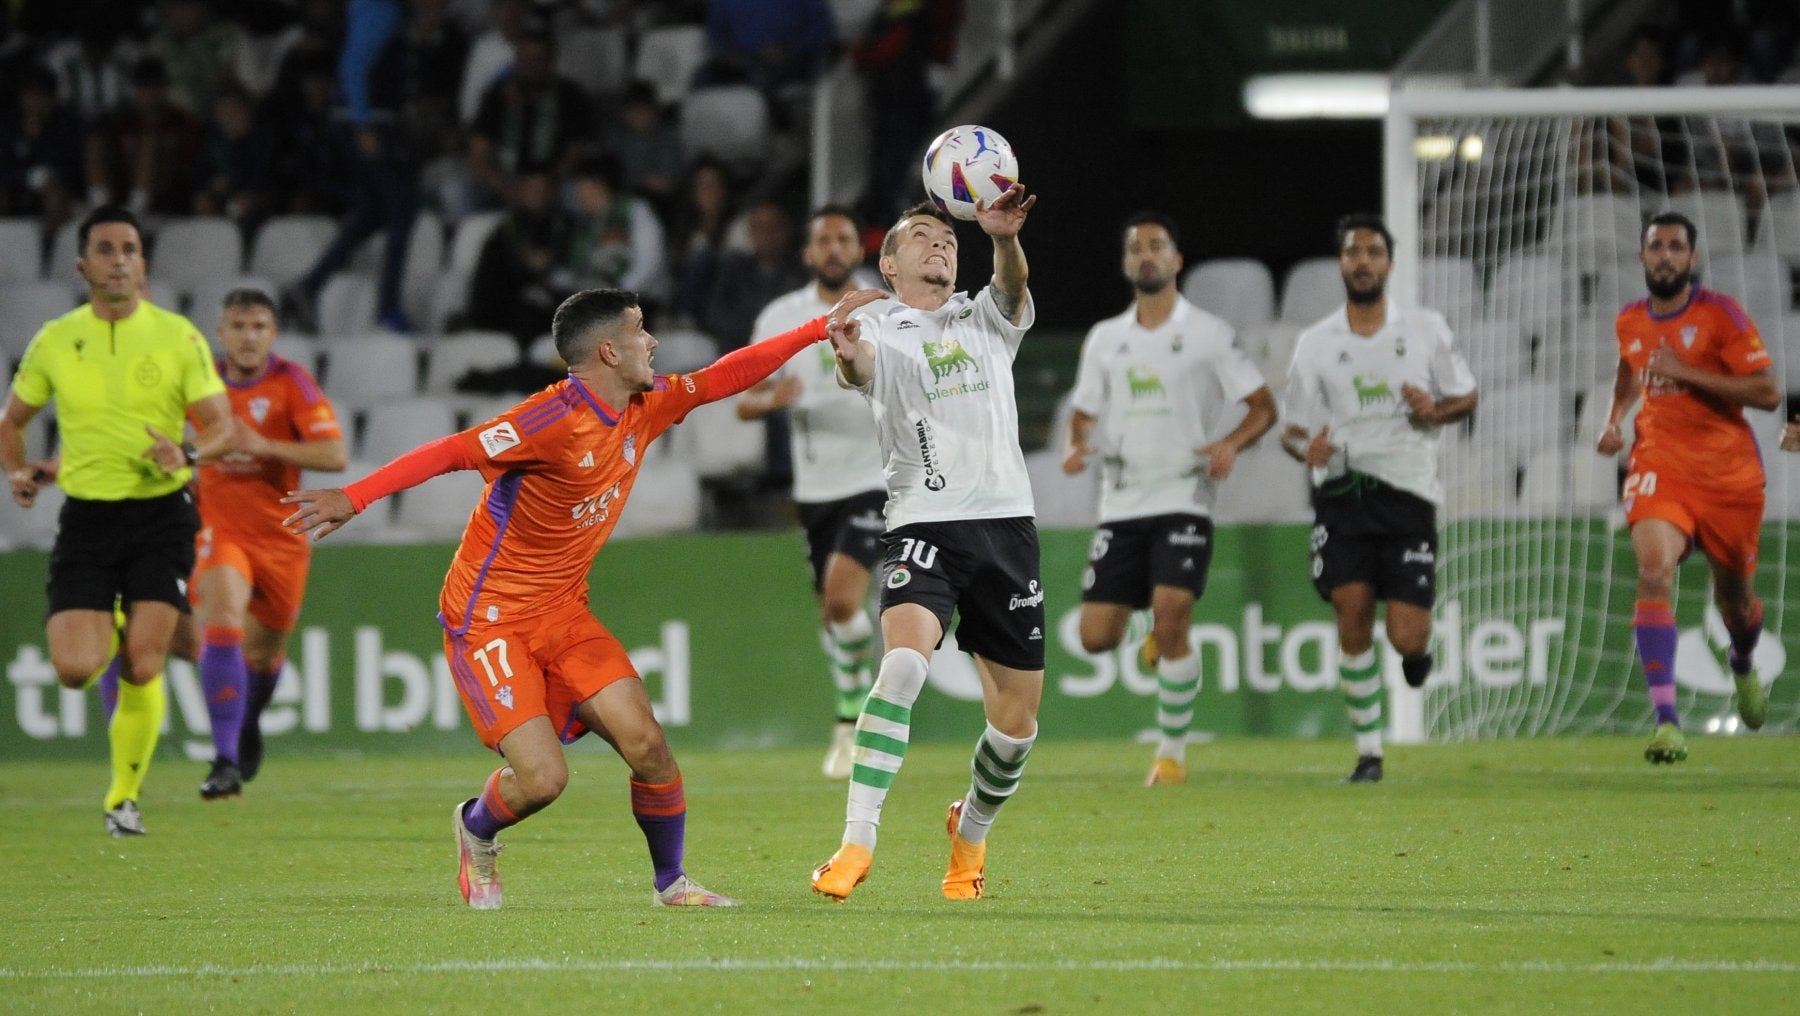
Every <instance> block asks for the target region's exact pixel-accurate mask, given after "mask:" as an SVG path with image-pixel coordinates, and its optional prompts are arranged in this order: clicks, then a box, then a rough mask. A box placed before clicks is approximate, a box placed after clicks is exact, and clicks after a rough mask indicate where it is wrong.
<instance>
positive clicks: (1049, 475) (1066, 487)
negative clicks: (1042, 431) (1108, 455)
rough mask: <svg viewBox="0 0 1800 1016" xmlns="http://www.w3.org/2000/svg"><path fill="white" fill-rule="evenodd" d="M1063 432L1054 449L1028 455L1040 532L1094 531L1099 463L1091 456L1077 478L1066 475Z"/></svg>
mask: <svg viewBox="0 0 1800 1016" xmlns="http://www.w3.org/2000/svg"><path fill="white" fill-rule="evenodd" d="M1062 463H1063V452H1062V437H1061V434H1060V432H1059V433H1058V434H1057V436H1055V437H1054V438H1053V439H1052V440H1051V446H1050V447H1049V448H1044V449H1041V450H1039V451H1035V452H1028V453H1027V454H1026V455H1025V474H1026V475H1027V476H1028V477H1030V479H1031V500H1032V504H1033V505H1035V506H1036V508H1037V524H1038V527H1039V528H1040V529H1091V528H1093V526H1094V524H1095V523H1096V522H1097V521H1098V520H1099V517H1100V461H1099V456H1097V455H1090V456H1088V467H1087V468H1086V469H1084V470H1082V471H1081V472H1079V473H1076V474H1075V475H1074V476H1070V475H1069V474H1067V473H1065V472H1063V468H1062Z"/></svg>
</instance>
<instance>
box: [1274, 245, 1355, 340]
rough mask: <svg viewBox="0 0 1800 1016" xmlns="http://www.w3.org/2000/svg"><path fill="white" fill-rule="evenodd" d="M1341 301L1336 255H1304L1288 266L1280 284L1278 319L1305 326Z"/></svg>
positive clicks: (1342, 295) (1342, 284) (1331, 309)
mask: <svg viewBox="0 0 1800 1016" xmlns="http://www.w3.org/2000/svg"><path fill="white" fill-rule="evenodd" d="M1343 303H1344V275H1343V273H1342V272H1341V271H1339V269H1338V259H1337V258H1307V259H1306V260H1304V261H1301V262H1299V263H1298V264H1296V265H1294V267H1292V268H1290V269H1288V273H1287V280H1286V281H1285V282H1284V283H1282V286H1281V320H1282V321H1285V322H1287V323H1288V324H1292V325H1299V326H1300V327H1302V328H1305V327H1306V326H1308V325H1311V324H1314V323H1316V322H1318V321H1320V320H1322V319H1323V318H1324V317H1325V316H1326V315H1327V314H1330V313H1331V312H1332V311H1335V310H1337V309H1338V308H1339V307H1341V306H1343Z"/></svg>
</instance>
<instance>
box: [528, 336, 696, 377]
mask: <svg viewBox="0 0 1800 1016" xmlns="http://www.w3.org/2000/svg"><path fill="white" fill-rule="evenodd" d="M661 341H662V340H661V339H658V340H657V342H659V343H660V342H661ZM525 362H526V363H535V364H537V365H538V366H540V367H549V368H551V369H553V370H563V369H565V368H567V367H568V366H569V365H568V364H566V363H564V362H563V358H562V355H561V354H560V353H558V352H557V351H556V339H555V338H553V337H551V336H549V335H540V336H538V337H537V338H535V339H533V340H531V346H530V347H529V348H527V349H526V350H525ZM656 368H657V369H658V370H665V371H666V369H667V368H665V367H664V366H663V365H662V364H657V365H656Z"/></svg>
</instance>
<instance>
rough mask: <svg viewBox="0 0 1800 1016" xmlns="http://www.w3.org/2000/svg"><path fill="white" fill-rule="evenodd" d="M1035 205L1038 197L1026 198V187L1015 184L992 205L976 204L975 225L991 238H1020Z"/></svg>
mask: <svg viewBox="0 0 1800 1016" xmlns="http://www.w3.org/2000/svg"><path fill="white" fill-rule="evenodd" d="M1035 204H1037V195H1036V194H1033V195H1031V196H1030V197H1026V196H1025V186H1024V185H1023V184H1018V183H1015V184H1013V185H1012V186H1011V187H1008V188H1006V193H1004V194H1002V195H1000V196H999V197H997V198H995V199H994V201H993V203H992V204H989V203H987V202H985V201H977V202H975V223H976V224H977V225H979V226H980V227H981V231H982V232H983V233H986V234H987V235H989V236H1018V235H1019V230H1020V229H1021V228H1023V227H1024V225H1025V216H1026V215H1027V214H1029V213H1030V212H1031V206H1032V205H1035Z"/></svg>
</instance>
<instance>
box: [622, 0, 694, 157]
mask: <svg viewBox="0 0 1800 1016" xmlns="http://www.w3.org/2000/svg"><path fill="white" fill-rule="evenodd" d="M705 61H706V29H705V28H704V27H702V26H700V25H666V26H664V27H662V28H652V29H650V30H649V31H647V32H645V33H644V36H643V38H641V39H639V40H638V54H637V65H636V70H635V73H634V75H633V76H634V77H636V78H638V79H640V80H643V81H648V82H650V83H651V84H652V85H654V86H656V97H657V98H658V99H660V100H661V101H662V103H663V105H665V106H667V105H673V104H675V103H677V102H680V101H681V99H682V97H683V96H685V95H687V93H688V89H689V88H691V87H693V82H694V72H695V71H697V70H699V69H700V65H701V64H702V63H704V62H705ZM689 154H692V153H689Z"/></svg>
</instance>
